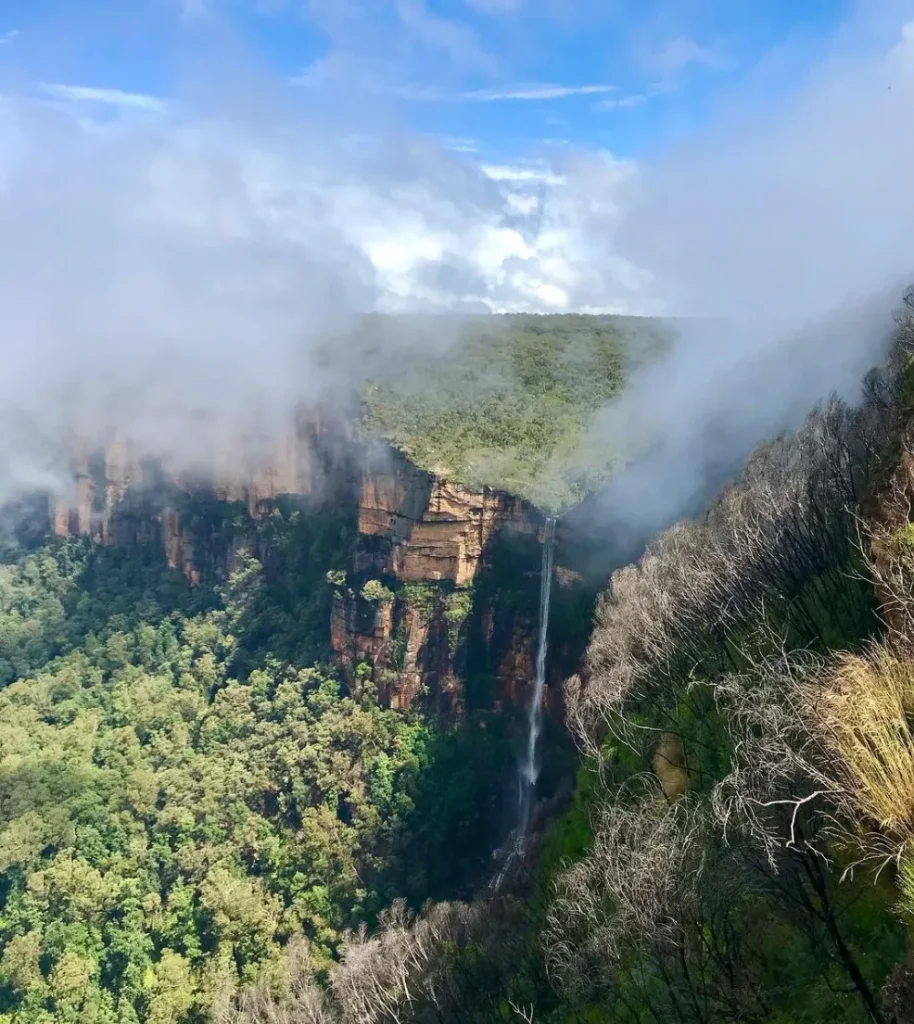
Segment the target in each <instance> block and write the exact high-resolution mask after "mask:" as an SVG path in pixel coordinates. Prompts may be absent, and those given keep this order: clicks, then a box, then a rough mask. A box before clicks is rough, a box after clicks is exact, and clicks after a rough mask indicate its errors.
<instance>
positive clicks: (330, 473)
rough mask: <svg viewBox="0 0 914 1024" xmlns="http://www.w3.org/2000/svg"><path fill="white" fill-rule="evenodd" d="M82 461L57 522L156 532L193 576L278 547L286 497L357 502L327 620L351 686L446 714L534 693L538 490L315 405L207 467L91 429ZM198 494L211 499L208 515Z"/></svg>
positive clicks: (78, 528) (206, 576)
mask: <svg viewBox="0 0 914 1024" xmlns="http://www.w3.org/2000/svg"><path fill="white" fill-rule="evenodd" d="M72 471H73V486H72V489H71V491H70V493H68V494H66V495H62V496H58V497H56V498H55V499H54V500H53V501H52V503H51V508H50V519H51V528H52V530H53V531H54V532H55V533H56V534H58V535H59V536H75V535H84V536H90V537H92V538H94V539H95V540H97V541H98V542H100V543H103V544H137V543H155V544H159V545H161V547H162V550H163V552H164V555H165V559H166V561H167V563H168V565H170V566H171V567H173V568H176V569H179V570H180V571H182V572H184V573H185V574H186V575H187V576H188V577H189V578H190V579H191V580H193V581H195V582H211V581H214V580H217V579H218V578H220V577H223V578H224V576H225V575H226V574H227V573H228V572H229V571H230V570H231V567H232V564H233V563H234V559H235V556H236V555H237V553H238V552H239V551H240V550H242V549H245V548H247V549H253V550H254V553H255V554H256V555H257V557H258V558H260V559H261V560H264V559H265V558H266V559H269V558H270V554H269V552H265V551H264V550H263V549H262V546H261V547H258V544H262V542H261V541H260V540H258V537H259V534H258V531H257V529H256V524H257V523H258V521H260V520H263V519H264V517H266V516H268V515H269V513H270V512H271V510H272V509H273V508H274V507H275V505H276V502H277V501H278V500H279V499H280V498H282V497H291V498H292V499H296V500H299V501H301V502H304V503H305V504H306V505H307V504H308V502H309V501H312V499H315V498H317V497H318V496H321V495H322V496H323V499H324V500H327V499H328V496H329V500H330V501H332V502H336V503H342V504H347V503H350V504H351V507H352V514H353V518H354V519H356V520H357V535H356V540H355V543H354V544H352V545H351V550H350V551H349V554H348V555H347V557H346V564H344V565H341V566H340V567H339V569H338V570H337V571H336V572H334V573H332V574H329V575H332V576H333V579H332V580H330V581H329V585H330V586H332V587H333V601H332V612H331V615H330V622H329V624H328V625H329V640H330V646H331V648H332V651H333V652H334V655H335V657H336V659H337V660H338V663H339V665H340V667H341V668H342V670H343V671H344V673H345V675H346V677H347V679H348V681H349V684H350V686H351V687H352V689H353V690H354V691H355V692H360V691H361V690H363V689H365V688H366V687H370V688H372V689H373V690H375V691H376V692H377V694H378V696H379V697H380V699H381V700H382V701H384V702H385V703H389V704H391V705H393V706H396V707H408V706H411V705H413V704H414V703H416V702H417V701H422V702H423V705H424V706H426V707H428V708H429V709H436V710H438V711H439V712H441V713H443V714H449V715H450V714H459V713H460V712H461V710H462V709H463V708H464V707H466V706H467V705H470V706H473V707H478V708H484V707H488V708H497V707H499V706H500V705H501V704H503V703H508V704H513V705H515V706H522V705H524V704H525V703H526V701H527V699H528V697H529V686H530V681H531V679H532V676H533V660H534V657H535V644H536V637H535V623H536V612H537V607H536V603H537V600H538V593H539V557H540V548H539V545H540V539H541V538H540V531H541V529H542V524H543V517H542V516H541V515H540V513H538V512H537V511H536V510H535V509H534V508H533V507H532V506H530V505H529V504H527V503H526V502H524V501H522V500H520V499H518V498H515V497H513V496H511V495H509V494H506V493H503V492H499V491H495V490H491V489H481V490H473V489H470V488H466V487H462V486H460V485H457V484H454V483H452V482H449V481H446V480H443V479H440V478H438V477H436V476H435V475H433V474H430V473H427V472H424V471H422V470H419V469H417V468H416V467H415V466H414V465H413V464H412V463H411V462H410V461H409V460H408V459H407V458H406V457H405V456H403V455H402V454H401V453H399V452H397V451H395V450H394V449H392V448H389V447H387V446H381V447H372V448H371V449H367V448H366V447H365V446H364V445H362V444H360V443H359V442H357V441H356V440H355V438H354V436H353V434H352V432H351V430H348V429H346V428H345V427H340V426H339V425H338V424H328V423H327V422H324V423H320V424H318V423H315V422H314V421H311V422H301V423H299V424H297V425H296V426H295V428H294V429H293V430H290V432H289V433H288V435H286V436H284V437H282V438H280V439H278V441H276V442H274V443H273V444H272V445H271V446H270V447H269V448H265V446H263V445H262V444H260V445H258V446H256V448H255V447H246V446H245V445H244V444H240V445H239V446H238V447H237V448H236V449H235V450H234V451H232V450H231V449H230V448H229V447H228V446H226V447H224V448H223V449H221V450H220V451H219V452H217V453H214V455H213V457H212V458H211V459H210V460H208V464H204V465H197V466H196V467H195V469H194V472H188V471H187V470H186V469H185V470H184V471H182V472H180V473H173V472H172V473H170V472H169V471H168V469H167V464H165V463H163V462H156V461H155V460H152V459H149V458H141V457H140V456H139V454H138V453H137V451H136V450H135V448H133V447H132V446H131V445H130V444H129V443H128V442H126V441H125V440H123V439H118V438H115V439H112V440H110V441H109V442H108V443H107V444H106V445H104V446H99V445H95V446H92V445H90V444H87V443H80V444H78V445H74V449H73V455H72ZM206 503H209V505H207V504H206ZM201 507H204V508H214V511H213V512H212V513H211V514H210V516H209V519H207V518H206V517H205V516H203V515H201V512H200V509H201ZM234 510H237V512H236V511H234ZM213 523H215V526H214V525H213ZM201 524H204V525H201ZM245 524H248V525H245ZM217 533H218V537H217V536H216V535H217ZM217 540H218V544H217V543H216V541H217ZM274 561H275V558H274Z"/></svg>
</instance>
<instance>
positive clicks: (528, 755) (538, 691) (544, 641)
mask: <svg viewBox="0 0 914 1024" xmlns="http://www.w3.org/2000/svg"><path fill="white" fill-rule="evenodd" d="M554 551H555V517H554V516H550V517H549V518H548V519H547V520H546V526H545V531H544V537H543V561H542V571H541V575H540V610H539V630H538V634H537V647H536V677H535V680H534V685H533V696H532V697H531V699H530V708H529V710H528V712H527V748H526V751H525V753H524V759H523V761H522V762H521V765H520V772H519V774H518V816H517V832H516V837H517V849H518V850H520V848H521V847H522V845H523V842H524V840H525V839H526V837H527V831H528V830H529V828H530V816H531V814H532V813H533V798H534V796H535V795H536V780H537V778H538V777H539V773H540V764H539V758H538V751H537V746H538V743H539V738H540V733H541V732H542V728H543V691H544V689H545V686H546V651H547V646H548V639H549V598H550V596H551V594H552V558H553V554H554Z"/></svg>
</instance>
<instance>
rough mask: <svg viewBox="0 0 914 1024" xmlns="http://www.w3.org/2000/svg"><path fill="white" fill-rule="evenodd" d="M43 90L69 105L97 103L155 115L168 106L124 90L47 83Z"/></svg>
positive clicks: (154, 98) (152, 97)
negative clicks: (144, 111)
mask: <svg viewBox="0 0 914 1024" xmlns="http://www.w3.org/2000/svg"><path fill="white" fill-rule="evenodd" d="M41 88H42V91H43V92H45V93H46V94H47V95H49V96H53V97H54V98H55V99H58V100H63V101H64V102H67V103H95V104H99V105H100V106H106V107H118V108H121V109H127V108H129V109H131V110H146V111H149V112H150V113H154V114H163V113H165V111H166V109H167V104H166V103H165V102H164V101H163V100H161V99H158V98H157V97H155V96H148V95H146V94H145V93H138V92H125V91H124V90H122V89H99V88H95V87H93V86H88V85H61V84H57V83H45V84H43V85H42V87H41Z"/></svg>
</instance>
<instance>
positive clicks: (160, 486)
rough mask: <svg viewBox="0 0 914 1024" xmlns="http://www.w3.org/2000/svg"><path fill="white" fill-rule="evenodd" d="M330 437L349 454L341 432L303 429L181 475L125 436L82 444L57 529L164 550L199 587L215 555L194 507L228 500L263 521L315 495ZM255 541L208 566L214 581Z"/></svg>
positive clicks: (230, 451)
mask: <svg viewBox="0 0 914 1024" xmlns="http://www.w3.org/2000/svg"><path fill="white" fill-rule="evenodd" d="M328 437H330V438H331V439H332V441H331V443H332V445H333V446H338V447H339V448H340V450H341V451H346V445H347V443H348V438H346V437H342V436H341V435H340V434H339V430H338V428H328V427H326V426H324V425H322V424H320V423H319V422H311V423H299V424H296V425H294V426H293V427H290V430H289V431H288V433H287V434H286V435H285V436H283V437H281V438H279V439H278V440H276V441H273V442H271V443H270V444H269V445H264V444H262V443H259V444H257V445H256V446H255V445H250V444H248V445H246V444H245V443H243V442H242V443H240V444H239V445H238V447H237V448H232V447H230V446H226V447H225V448H223V449H222V450H220V451H217V452H214V453H213V454H212V456H211V457H210V458H209V459H208V460H206V461H205V462H202V463H201V462H200V461H198V462H197V463H196V464H195V465H194V467H193V469H192V470H188V469H187V468H182V469H181V470H179V471H175V472H170V471H169V469H168V467H167V463H163V462H161V461H159V460H156V459H154V458H150V457H149V456H147V455H145V454H141V453H140V452H139V451H138V450H137V449H136V448H135V447H134V446H133V445H131V444H130V443H129V442H128V441H126V440H124V439H122V438H114V439H112V440H109V441H108V442H107V443H103V444H102V443H90V442H88V441H85V440H83V439H80V440H77V441H76V442H75V443H74V445H73V447H72V451H71V471H72V477H73V484H72V487H71V488H70V490H69V492H68V493H65V494H61V495H57V496H54V497H53V498H52V499H51V502H50V525H51V531H52V532H53V533H55V534H56V535H57V536H59V537H76V536H85V537H91V538H92V539H93V540H96V541H98V542H100V543H103V544H132V543H158V544H161V546H162V548H163V550H164V553H165V557H166V560H167V562H168V565H169V566H170V567H172V568H175V569H179V570H181V571H182V572H183V573H185V575H187V576H188V577H189V578H190V579H191V580H193V581H194V582H197V583H199V582H201V579H202V577H203V576H204V563H207V562H209V563H212V558H211V554H212V553H211V552H206V553H204V552H202V551H201V550H200V549H201V547H205V541H206V538H205V537H201V536H198V535H196V534H197V531H195V530H193V529H191V526H190V522H189V520H190V518H191V517H190V516H188V514H187V512H186V509H187V506H188V503H189V502H190V501H193V500H195V499H201V498H206V499H207V500H209V501H218V502H224V503H226V504H227V505H233V506H239V507H242V508H244V509H245V510H246V512H247V515H248V516H249V517H250V518H251V520H253V521H256V520H258V519H260V518H262V517H263V516H264V515H266V514H268V513H269V512H270V511H271V510H272V509H273V508H274V507H275V503H276V501H277V499H279V498H280V497H281V496H287V495H288V496H293V497H297V498H301V497H307V496H311V495H313V494H314V493H315V491H316V490H317V489H318V487H319V486H322V485H323V483H324V482H326V475H327V473H326V471H327V467H326V461H327V460H326V452H324V451H323V450H322V448H323V447H325V443H326V442H327V439H328ZM347 454H348V452H347ZM247 540H248V538H246V537H244V536H243V535H242V536H239V537H237V538H235V541H234V542H233V543H232V544H231V545H230V548H231V550H230V551H229V552H228V553H227V554H226V555H225V556H224V557H223V558H221V560H220V563H219V564H216V565H212V564H210V565H209V566H208V567H209V568H210V569H211V570H212V572H213V574H214V575H216V576H222V575H225V574H226V573H227V572H228V571H229V570H230V568H231V562H232V555H233V554H234V553H236V552H237V551H238V550H240V549H241V548H243V547H245V546H246V543H247Z"/></svg>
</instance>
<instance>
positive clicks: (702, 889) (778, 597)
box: [234, 305, 914, 1024]
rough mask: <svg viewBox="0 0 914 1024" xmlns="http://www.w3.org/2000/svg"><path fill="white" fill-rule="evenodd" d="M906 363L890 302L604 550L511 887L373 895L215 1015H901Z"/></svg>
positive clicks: (913, 605) (912, 469)
mask: <svg viewBox="0 0 914 1024" xmlns="http://www.w3.org/2000/svg"><path fill="white" fill-rule="evenodd" d="M912 367H914V305H912V306H909V307H908V308H907V309H906V310H905V311H904V312H903V314H902V315H901V317H900V322H899V328H898V335H897V338H896V345H895V349H894V352H893V355H892V358H891V361H890V364H889V367H888V369H887V370H886V371H885V372H881V373H878V374H873V375H872V376H871V377H870V378H869V380H868V385H867V389H866V399H865V401H864V403H863V404H862V406H861V407H860V408H859V409H850V408H848V407H847V406H845V405H843V404H842V403H840V402H837V401H834V402H830V403H828V404H827V405H825V406H824V407H822V408H821V409H818V410H816V411H815V412H813V413H812V414H811V416H810V417H809V419H808V421H807V423H806V424H805V426H804V427H803V428H802V429H801V430H799V431H798V432H797V433H796V434H794V435H790V436H787V437H783V438H780V439H777V440H775V441H773V442H770V443H767V444H764V445H762V446H760V447H759V449H758V450H757V451H756V452H755V453H754V455H753V457H752V458H751V459H750V461H749V463H748V465H747V467H746V470H745V473H744V476H743V478H742V479H741V480H740V481H738V482H737V483H736V484H734V485H733V486H731V487H729V488H728V489H727V490H726V491H725V492H724V493H723V494H722V495H721V496H720V498H719V500H718V501H717V502H716V503H715V504H714V505H713V507H712V508H711V509H710V510H709V512H708V514H707V515H706V516H705V517H703V518H702V519H700V520H696V521H694V522H684V523H680V524H678V525H677V526H675V527H673V528H672V529H670V530H668V531H667V532H666V533H664V534H663V535H661V536H660V537H658V538H657V540H656V541H655V542H654V543H653V544H652V545H651V546H650V548H649V549H648V551H647V552H646V554H645V555H644V557H643V558H642V559H641V561H640V563H639V564H638V565H637V566H630V567H628V568H625V569H623V570H620V571H619V572H618V573H616V574H615V575H614V577H613V580H612V584H611V587H610V589H609V590H608V592H607V593H606V595H605V596H604V598H603V600H602V602H601V606H600V609H599V613H598V621H597V625H596V629H595V632H594V636H593V640H592V643H591V647H590V651H589V655H588V664H587V671H586V672H585V673H583V676H584V678H583V679H582V680H579V681H578V683H577V684H576V685H572V686H571V687H569V694H568V696H569V701H570V710H571V719H572V722H573V725H574V728H575V731H576V732H577V735H578V737H579V740H580V742H581V745H582V747H583V749H584V751H585V752H586V759H585V761H584V763H583V764H582V767H581V772H580V775H579V782H578V788H577V792H576V795H575V801H574V805H573V806H572V808H571V809H570V810H569V811H568V813H567V814H566V816H565V817H564V818H563V819H561V820H559V821H557V822H555V823H554V825H553V827H552V828H551V830H550V832H549V834H548V835H547V836H546V838H545V840H544V842H543V844H542V847H541V852H540V860H539V867H538V872H539V874H538V882H537V885H536V886H535V888H534V891H533V894H532V896H530V897H529V898H521V899H518V897H517V896H508V895H500V896H498V897H497V898H494V899H489V900H486V901H479V902H476V903H473V904H470V905H461V904H448V905H444V904H441V905H437V906H434V907H431V908H428V909H427V910H426V911H425V912H424V913H423V914H422V915H421V916H419V917H418V918H411V917H409V915H406V914H405V913H403V912H401V911H399V910H397V911H395V912H393V913H392V914H390V915H389V916H388V917H387V919H386V920H385V921H384V922H383V926H382V928H381V930H380V931H379V933H378V934H377V935H376V936H375V937H373V938H371V939H368V940H366V941H359V942H352V941H350V942H348V943H346V944H345V945H344V947H343V950H342V961H341V964H340V965H339V966H338V967H336V968H335V969H334V970H332V971H331V972H330V974H329V978H328V984H326V985H324V984H321V985H315V984H314V983H313V981H309V976H308V974H307V972H299V975H298V977H299V978H300V980H301V986H300V987H299V988H298V989H297V990H296V993H295V995H294V996H292V997H291V998H289V997H286V998H283V997H277V996H275V995H270V993H268V992H267V991H265V990H263V989H260V990H258V991H256V992H251V993H250V994H249V997H248V1002H247V1005H246V1006H243V1007H242V1008H241V1009H240V1010H239V1012H238V1013H237V1015H236V1017H235V1018H234V1019H236V1020H239V1021H244V1022H251V1021H255V1020H261V1019H268V1018H267V1017H265V1016H258V1014H259V1013H263V1012H264V1009H265V1008H271V1009H272V1010H275V1011H276V1012H277V1013H279V1014H280V1017H279V1019H282V1020H289V1021H293V1020H294V1021H318V1020H320V1021H338V1022H353V1024H354V1022H356V1021H358V1022H360V1024H362V1022H377V1024H381V1022H393V1021H397V1022H399V1024H403V1022H407V1021H411V1022H425V1021H469V1022H479V1024H482V1022H486V1024H488V1022H491V1024H494V1022H496V1021H522V1020H523V1021H530V1022H533V1021H535V1022H538V1024H559V1022H561V1024H569V1022H583V1021H587V1022H590V1024H600V1022H606V1024H609V1022H613V1024H617V1022H623V1024H626V1022H631V1024H642V1022H654V1024H661V1022H662V1024H668V1022H676V1024H679V1022H681V1024H717V1022H725V1021H733V1022H735V1021H740V1022H759V1024H761V1022H771V1024H788V1022H790V1024H795V1022H808V1024H819V1022H821V1021H841V1022H858V1021H860V1022H863V1021H870V1022H879V1024H890V1022H895V1024H903V1022H906V1021H911V1020H912V1012H914V1011H912V1008H914V961H912V956H911V953H910V952H909V935H910V928H911V925H912V924H914V801H912V798H911V793H912V787H914V739H912V723H914V684H912V680H914V645H912V638H914V546H912V544H911V536H912V511H911V510H912V507H914V431H912V426H911V425H912V416H914V399H912V395H914V389H912V386H911V382H912V380H914V371H912ZM282 1014H285V1016H282Z"/></svg>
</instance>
